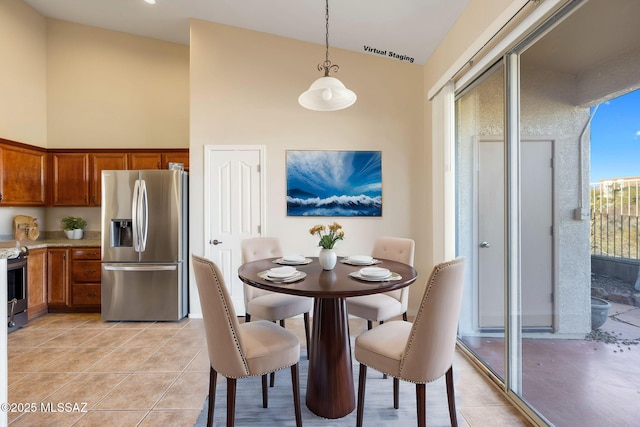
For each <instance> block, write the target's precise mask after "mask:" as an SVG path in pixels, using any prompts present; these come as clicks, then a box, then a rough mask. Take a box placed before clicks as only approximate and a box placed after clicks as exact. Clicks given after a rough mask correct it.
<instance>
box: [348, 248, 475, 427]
mask: <svg viewBox="0 0 640 427" xmlns="http://www.w3.org/2000/svg"><path fill="white" fill-rule="evenodd" d="M464 264H465V261H464V258H461V257H460V258H456V259H454V260H452V261H448V262H444V263H442V264H439V265H437V266H435V267H434V269H433V271H432V272H431V276H430V277H429V280H428V281H427V286H426V289H425V291H424V296H423V297H422V302H421V304H420V308H419V309H418V314H417V315H416V319H415V321H414V322H413V323H410V322H404V321H392V322H386V323H384V324H383V325H380V326H378V327H377V328H373V329H371V330H368V331H365V332H363V333H362V334H360V335H359V336H358V337H357V338H356V341H355V350H354V355H355V358H356V360H357V361H358V362H359V363H360V370H359V379H358V407H357V416H356V425H357V426H358V427H361V426H362V420H363V415H364V414H363V413H364V396H365V386H366V380H367V367H371V368H373V369H376V370H378V371H381V372H384V373H386V374H388V375H390V376H392V377H393V407H394V408H395V409H398V407H399V401H398V390H399V380H403V381H409V382H412V383H415V384H416V400H417V402H416V403H417V417H418V426H425V425H426V409H425V400H426V383H429V382H432V381H435V380H437V379H438V378H440V377H441V376H443V375H445V376H446V378H445V379H446V387H447V400H448V402H449V418H450V421H451V425H452V426H457V425H458V421H457V417H456V406H455V393H454V388H453V367H452V363H453V355H454V351H455V345H456V335H457V328H458V316H459V314H460V305H461V304H462V287H463V275H464Z"/></svg>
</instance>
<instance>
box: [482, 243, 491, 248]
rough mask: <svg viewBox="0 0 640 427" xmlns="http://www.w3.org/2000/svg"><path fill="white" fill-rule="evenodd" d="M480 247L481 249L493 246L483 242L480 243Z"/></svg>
mask: <svg viewBox="0 0 640 427" xmlns="http://www.w3.org/2000/svg"><path fill="white" fill-rule="evenodd" d="M480 247H481V248H490V247H491V245H490V244H489V242H482V243H480Z"/></svg>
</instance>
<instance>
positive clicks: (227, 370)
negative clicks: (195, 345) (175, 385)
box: [192, 255, 302, 427]
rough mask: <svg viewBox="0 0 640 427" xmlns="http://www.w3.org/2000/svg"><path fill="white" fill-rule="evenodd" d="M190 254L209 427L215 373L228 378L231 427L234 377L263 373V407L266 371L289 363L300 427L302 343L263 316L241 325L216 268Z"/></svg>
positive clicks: (210, 423)
mask: <svg viewBox="0 0 640 427" xmlns="http://www.w3.org/2000/svg"><path fill="white" fill-rule="evenodd" d="M192 258H193V272H194V274H195V277H196V285H197V287H198V295H199V296H200V304H201V307H202V317H203V320H204V330H205V335H206V339H207V349H208V351H209V362H210V369H209V411H208V414H207V426H208V427H211V426H212V425H213V413H214V406H215V402H216V383H217V378H218V373H220V374H221V375H222V376H224V377H226V378H227V426H233V425H234V419H235V396H236V380H237V379H238V378H246V377H252V376H259V375H260V376H262V406H263V407H264V408H266V407H267V406H268V394H267V393H268V391H267V390H268V388H267V374H269V373H271V372H274V371H276V370H279V369H283V368H288V367H290V368H291V384H292V387H293V404H294V411H295V417H296V426H297V427H300V426H302V415H301V412H300V389H299V388H300V387H299V373H298V362H299V360H300V341H299V340H298V338H297V337H296V336H295V335H294V334H292V333H291V332H289V331H287V330H286V329H284V328H281V327H280V326H278V325H276V324H274V323H272V322H269V321H267V320H261V321H258V322H252V323H243V324H240V322H238V318H237V317H236V313H235V309H234V308H233V303H232V302H231V297H230V296H229V292H228V290H227V287H226V285H225V283H224V278H223V276H222V274H221V272H220V269H219V268H218V266H217V265H215V264H214V263H213V262H212V261H210V260H208V259H206V258H202V257H199V256H196V255H192Z"/></svg>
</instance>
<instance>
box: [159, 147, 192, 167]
mask: <svg viewBox="0 0 640 427" xmlns="http://www.w3.org/2000/svg"><path fill="white" fill-rule="evenodd" d="M169 163H182V164H184V170H185V171H187V172H188V171H189V150H184V151H175V152H169V153H162V168H163V169H169Z"/></svg>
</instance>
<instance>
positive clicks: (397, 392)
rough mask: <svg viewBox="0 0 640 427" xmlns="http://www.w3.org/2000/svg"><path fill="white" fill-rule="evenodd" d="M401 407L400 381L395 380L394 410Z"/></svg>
mask: <svg viewBox="0 0 640 427" xmlns="http://www.w3.org/2000/svg"><path fill="white" fill-rule="evenodd" d="M399 407H400V380H399V379H397V378H393V408H394V409H398V408H399Z"/></svg>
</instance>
